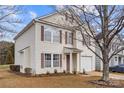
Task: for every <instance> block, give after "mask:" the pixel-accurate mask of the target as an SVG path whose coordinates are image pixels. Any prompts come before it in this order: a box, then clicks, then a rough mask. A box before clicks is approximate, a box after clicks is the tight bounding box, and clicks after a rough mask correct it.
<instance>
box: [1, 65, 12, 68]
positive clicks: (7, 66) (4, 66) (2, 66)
mask: <svg viewBox="0 0 124 93" xmlns="http://www.w3.org/2000/svg"><path fill="white" fill-rule="evenodd" d="M10 65H11V64H7V65H0V69H8V68H9V66H10Z"/></svg>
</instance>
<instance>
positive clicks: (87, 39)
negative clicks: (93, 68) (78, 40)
mask: <svg viewBox="0 0 124 93" xmlns="http://www.w3.org/2000/svg"><path fill="white" fill-rule="evenodd" d="M84 39H85V41H84V40H83V45H85V42H86V44H87V45H89V46H90V45H91V40H90V36H89V35H84Z"/></svg>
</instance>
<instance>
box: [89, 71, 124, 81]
mask: <svg viewBox="0 0 124 93" xmlns="http://www.w3.org/2000/svg"><path fill="white" fill-rule="evenodd" d="M87 76H102V72H96V71H94V72H88V75H87ZM110 78H113V79H118V80H124V74H117V73H110Z"/></svg>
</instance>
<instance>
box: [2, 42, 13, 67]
mask: <svg viewBox="0 0 124 93" xmlns="http://www.w3.org/2000/svg"><path fill="white" fill-rule="evenodd" d="M13 63H14V43H12V42H7V41H0V65H3V64H13Z"/></svg>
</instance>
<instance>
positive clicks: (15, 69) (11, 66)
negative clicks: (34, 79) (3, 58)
mask: <svg viewBox="0 0 124 93" xmlns="http://www.w3.org/2000/svg"><path fill="white" fill-rule="evenodd" d="M10 70H11V71H15V72H20V65H10Z"/></svg>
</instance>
